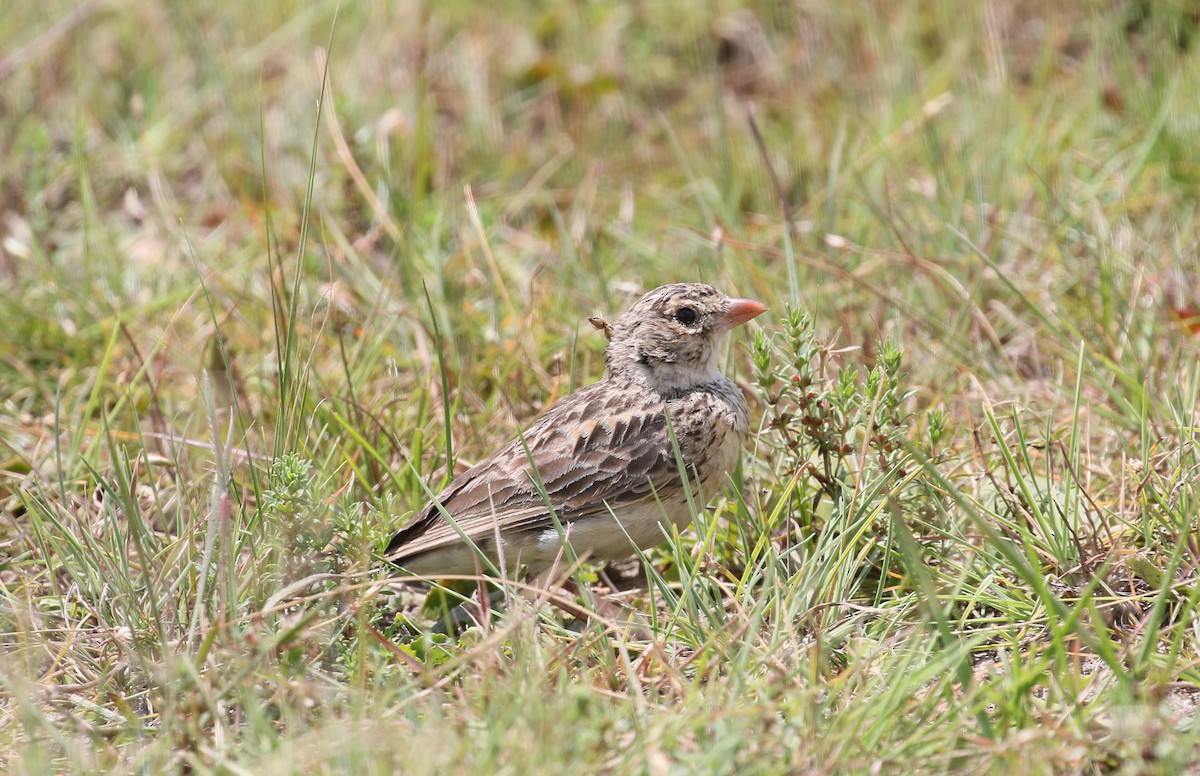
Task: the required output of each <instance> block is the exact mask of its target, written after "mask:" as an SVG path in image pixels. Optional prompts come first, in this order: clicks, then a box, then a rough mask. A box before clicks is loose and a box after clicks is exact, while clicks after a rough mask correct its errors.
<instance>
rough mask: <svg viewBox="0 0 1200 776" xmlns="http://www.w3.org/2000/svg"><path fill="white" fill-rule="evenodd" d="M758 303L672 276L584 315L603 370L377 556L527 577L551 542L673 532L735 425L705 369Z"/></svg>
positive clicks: (742, 429) (701, 493)
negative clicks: (598, 334) (604, 341)
mask: <svg viewBox="0 0 1200 776" xmlns="http://www.w3.org/2000/svg"><path fill="white" fill-rule="evenodd" d="M766 310H767V308H766V306H764V305H763V304H762V303H760V302H756V301H754V300H751V299H740V298H731V297H729V296H726V295H725V294H723V293H721V292H720V291H718V290H717V289H716V288H713V287H712V286H710V285H706V284H702V283H674V284H671V285H664V286H660V287H658V288H655V289H654V290H652V291H649V292H647V293H646V294H644V295H643V296H642V297H641V298H639V299H638V300H637V301H636V302H635V303H634V304H633V305H632V306H631V307H630V308H629V309H628V310H626V311H625V312H624V313H622V314H621V315H620V316H618V317H617V318H616V319H615V320H614V321H612V322H611V323H607V322H605V321H603V320H602V319H598V318H593V319H590V320H591V321H592V323H593V325H595V326H596V327H597V328H603V329H604V332H605V335H606V336H607V337H608V345H607V347H606V348H605V372H604V376H603V377H602V378H601V379H600V380H599V381H597V382H595V383H592V384H590V385H587V386H585V387H583V388H580V389H579V390H576V391H574V392H573V393H570V394H568V395H567V396H565V397H563V398H562V399H560V400H559V401H557V402H555V403H554V404H552V405H551V406H550V408H549V409H548V410H546V412H545V413H544V414H542V416H541V417H540V418H539V419H538V420H536V421H535V422H534V423H533V424H532V425H531V426H530V427H529V428H528V429H526V430H525V432H524V433H523V434H521V435H520V436H519V437H518V438H517V439H514V440H513V441H512V442H510V443H509V444H508V445H506V446H505V447H503V448H501V449H500V450H497V451H496V452H494V453H492V454H491V455H489V456H488V457H486V458H484V459H482V460H481V461H479V462H478V463H476V464H475V465H474V466H472V467H470V468H469V469H467V470H466V471H465V472H463V473H461V474H459V475H458V476H456V477H454V478H453V479H452V480H451V482H450V484H449V485H447V486H446V488H445V489H444V490H442V491H441V493H439V494H438V495H437V496H436V497H435V499H434V500H433V501H430V502H429V503H428V504H427V505H426V506H425V507H424V508H423V509H421V510H420V511H419V512H418V513H416V515H415V516H414V518H413V519H411V520H410V521H409V523H408V524H407V525H406V526H405V527H403V529H402V530H400V531H399V532H398V533H396V534H395V536H393V537H392V539H391V541H390V542H389V544H388V545H387V548H386V549H385V550H384V553H383V557H384V558H385V559H386V560H387V561H389V562H390V563H392V564H394V565H396V566H398V567H400V568H401V569H403V570H404V571H406V572H408V573H409V574H413V575H417V576H421V577H427V578H433V579H437V578H444V577H450V576H456V575H475V574H478V573H479V572H480V571H484V570H487V569H488V568H489V565H490V567H491V569H492V570H494V571H499V572H501V573H502V574H503V575H506V576H510V577H512V576H516V575H518V574H521V573H523V574H525V575H527V576H528V577H529V578H537V577H538V576H539V575H542V574H546V573H548V572H551V571H553V570H554V569H555V568H557V564H561V563H563V558H564V554H563V553H564V546H563V545H564V540H565V541H567V542H569V543H570V547H571V548H572V550H573V551H574V553H575V555H576V556H577V557H579V558H587V559H588V560H591V561H616V560H622V559H624V558H628V557H630V556H632V555H634V554H635V548H636V549H642V550H644V549H648V548H650V547H653V546H655V545H658V544H661V543H662V542H663V541H665V539H666V537H667V536H669V535H670V530H671V526H674V527H675V528H677V529H679V530H683V529H684V528H685V527H686V526H687V525H689V524H690V522H691V519H692V514H693V511H694V509H696V508H702V507H703V506H704V505H705V504H706V502H705V501H702V499H704V498H707V497H710V496H712V495H714V494H715V493H717V492H718V491H719V490H720V489H721V487H722V486H723V485H724V481H725V478H726V477H727V476H728V474H729V472H730V471H732V469H733V467H734V466H735V465H736V464H737V459H738V455H739V454H740V452H741V449H742V447H743V445H744V444H745V441H746V439H747V436H748V434H749V426H750V413H749V408H748V406H747V404H746V399H745V397H744V396H743V395H742V393H741V390H740V389H739V388H738V386H737V384H736V383H734V381H733V380H731V379H729V378H728V377H726V376H725V375H724V374H722V373H721V371H720V370H719V368H718V363H717V362H718V358H719V354H720V344H721V341H722V339H723V335H725V334H726V333H727V332H728V331H729V330H731V329H733V328H735V327H737V326H741V325H742V324H744V323H746V322H747V321H749V320H751V319H752V318H755V317H757V316H758V315H761V314H762V313H763V312H765V311H766ZM676 445H677V446H678V450H679V453H680V457H681V458H682V464H683V466H682V469H681V466H680V463H679V461H678V460H677V458H676ZM682 471H686V473H687V479H688V482H687V485H686V486H685V484H684V477H683V475H682V473H681V472H682ZM689 496H690V500H691V502H692V504H693V505H694V506H692V505H689ZM481 554H482V556H481ZM484 557H486V558H487V563H485V562H484V560H483V558H484ZM568 557H569V556H568Z"/></svg>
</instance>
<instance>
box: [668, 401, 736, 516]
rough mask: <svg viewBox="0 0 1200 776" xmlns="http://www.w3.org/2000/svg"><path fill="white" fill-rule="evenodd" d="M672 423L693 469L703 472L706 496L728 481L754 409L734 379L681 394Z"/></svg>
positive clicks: (712, 493)
mask: <svg viewBox="0 0 1200 776" xmlns="http://www.w3.org/2000/svg"><path fill="white" fill-rule="evenodd" d="M670 410H671V422H672V425H673V426H674V428H675V434H676V437H677V438H678V439H679V443H680V450H681V452H682V453H683V457H684V461H685V462H686V463H687V465H688V468H689V469H694V470H695V472H696V473H697V474H698V475H699V479H700V485H701V488H702V490H703V492H704V496H705V497H711V496H713V495H715V494H716V493H717V492H718V491H719V490H720V489H721V487H722V486H723V485H724V483H725V479H726V477H727V475H728V474H729V472H731V471H732V470H733V467H734V466H735V465H737V459H738V455H739V454H740V453H741V449H742V445H743V444H744V443H745V441H746V437H747V435H748V433H749V428H750V411H749V409H748V408H747V406H746V400H745V399H744V398H743V397H742V393H741V391H740V390H739V389H738V387H737V386H736V385H735V384H734V383H733V381H732V380H728V379H723V380H721V381H720V382H718V383H715V384H713V385H711V386H706V387H705V389H704V390H700V391H695V392H693V393H690V394H688V395H686V396H684V397H681V398H680V399H679V400H678V402H677V403H676V406H672V407H671V408H670Z"/></svg>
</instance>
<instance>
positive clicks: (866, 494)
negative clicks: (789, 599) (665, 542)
mask: <svg viewBox="0 0 1200 776" xmlns="http://www.w3.org/2000/svg"><path fill="white" fill-rule="evenodd" d="M781 324H782V325H781V329H782V331H780V332H779V333H777V334H775V335H774V336H772V335H768V334H765V333H763V332H759V333H758V334H757V335H756V337H755V340H754V344H753V352H752V358H753V362H754V369H755V379H756V382H757V385H758V388H759V391H760V395H761V396H762V399H763V403H764V405H765V408H766V409H765V413H764V418H763V424H762V425H763V429H764V432H763V433H762V434H761V435H760V436H759V444H760V445H762V446H763V447H764V448H765V450H766V456H765V457H766V459H767V460H769V461H771V462H772V465H773V471H772V474H771V476H772V477H774V478H776V482H777V483H778V484H779V485H783V484H785V483H786V485H787V486H786V487H774V488H772V489H771V490H772V492H773V493H776V494H782V496H783V497H784V498H786V499H787V502H786V504H784V505H782V508H780V505H779V504H774V505H770V507H769V508H768V510H767V512H766V513H767V514H770V515H773V516H775V522H774V524H772V525H769V526H767V528H768V529H769V530H771V531H772V532H773V533H774V534H775V537H774V538H775V539H776V540H777V541H778V542H779V543H780V546H781V549H782V550H786V549H788V548H800V549H802V550H803V552H802V553H801V555H800V556H799V557H801V558H804V559H807V560H808V561H809V562H811V560H812V557H811V556H810V553H812V554H815V555H816V556H820V557H826V558H832V557H838V558H843V559H846V558H857V559H858V565H859V568H858V569H851V568H849V566H847V567H846V568H845V571H846V572H848V573H849V574H850V575H851V576H853V577H855V578H858V579H860V580H865V579H867V578H868V577H870V578H873V579H874V581H875V583H876V585H875V593H874V595H873V596H872V597H873V598H874V599H875V600H876V601H878V600H879V599H880V597H881V595H882V591H883V589H884V586H885V585H887V584H890V579H889V574H888V571H889V565H890V563H891V562H892V561H893V560H894V558H895V556H894V555H893V553H892V543H891V522H890V518H891V517H892V516H894V515H898V516H901V517H906V518H907V517H913V518H915V519H916V520H918V521H919V520H925V519H928V518H929V517H930V516H931V515H932V514H933V513H934V512H935V510H934V506H935V504H934V500H935V499H936V498H937V496H936V491H935V490H934V489H933V488H932V487H930V485H929V483H928V482H926V480H925V478H924V476H923V470H922V467H921V465H920V464H919V463H918V462H917V461H916V460H915V459H914V458H913V456H912V454H911V452H910V449H911V448H912V447H913V446H914V443H913V442H912V441H911V437H912V436H913V434H914V423H913V411H912V409H911V401H910V399H911V398H912V392H911V391H910V390H908V389H907V388H906V387H905V385H904V379H905V374H904V371H903V369H902V353H901V351H900V349H899V348H898V347H896V346H895V345H894V344H892V343H891V342H887V341H885V342H883V343H881V344H880V345H879V349H878V353H877V355H876V363H875V364H874V366H872V367H870V368H869V369H867V370H864V371H861V372H860V370H859V368H858V367H857V366H855V365H854V364H850V363H840V362H842V358H843V356H844V355H845V354H847V353H849V352H852V349H840V350H839V349H836V348H835V347H834V346H833V345H832V344H827V343H822V342H820V341H818V339H817V337H816V333H815V327H814V323H813V320H812V318H811V317H810V316H808V315H807V314H806V313H805V312H803V311H801V310H799V309H796V308H794V307H788V308H787V310H786V311H785V312H784V315H783V319H782V321H781ZM928 427H929V429H930V432H929V437H928V442H927V443H926V442H922V443H921V444H920V445H919V447H920V448H921V453H922V455H923V456H924V457H926V458H930V459H932V458H934V457H935V456H934V454H933V450H934V449H935V445H936V443H938V442H940V441H941V439H942V438H943V436H944V433H945V416H944V415H943V414H940V413H939V414H937V415H935V416H933V417H931V418H930V420H929V421H928ZM837 537H842V538H841V539H840V540H838V539H837ZM831 540H836V541H834V542H833V543H831ZM845 542H851V543H852V544H853V545H854V546H855V547H856V548H857V549H855V550H853V551H851V552H849V553H848V550H849V547H848V546H847V545H846V544H845ZM835 544H836V545H838V547H835V546H834V545H835ZM830 553H833V554H832V555H830ZM867 569H873V571H871V572H870V573H869V574H868V573H867ZM838 587H839V589H841V590H842V591H843V593H846V592H849V588H846V587H844V586H840V585H839V586H838Z"/></svg>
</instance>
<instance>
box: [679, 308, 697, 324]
mask: <svg viewBox="0 0 1200 776" xmlns="http://www.w3.org/2000/svg"><path fill="white" fill-rule="evenodd" d="M675 320H677V321H679V322H680V323H682V324H683V325H684V326H691V325H692V324H693V323H695V322H696V311H695V310H693V309H692V308H690V307H680V308H679V309H678V310H676V311H675Z"/></svg>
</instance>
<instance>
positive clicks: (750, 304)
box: [720, 299, 767, 331]
mask: <svg viewBox="0 0 1200 776" xmlns="http://www.w3.org/2000/svg"><path fill="white" fill-rule="evenodd" d="M766 311H767V306H766V305H765V304H763V303H762V302H756V301H754V300H753V299H730V300H729V307H727V308H726V309H725V316H724V319H723V320H722V321H721V325H720V329H721V331H728V330H729V329H733V328H736V327H738V326H741V325H742V324H743V323H745V322H746V321H748V320H750V319H751V318H757V317H758V316H760V315H762V314H763V313H765V312H766Z"/></svg>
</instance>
